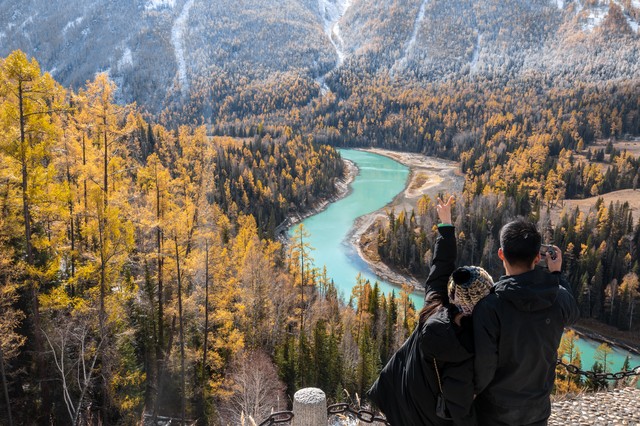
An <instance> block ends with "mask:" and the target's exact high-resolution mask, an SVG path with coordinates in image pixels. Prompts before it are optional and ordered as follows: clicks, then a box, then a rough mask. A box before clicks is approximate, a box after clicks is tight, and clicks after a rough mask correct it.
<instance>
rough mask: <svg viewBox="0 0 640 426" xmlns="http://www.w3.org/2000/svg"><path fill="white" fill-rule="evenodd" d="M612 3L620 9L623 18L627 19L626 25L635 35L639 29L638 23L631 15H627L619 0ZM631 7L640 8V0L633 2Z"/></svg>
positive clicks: (627, 12)
mask: <svg viewBox="0 0 640 426" xmlns="http://www.w3.org/2000/svg"><path fill="white" fill-rule="evenodd" d="M614 3H615V4H617V5H618V6H620V8H621V9H622V10H623V11H624V17H625V18H626V19H627V24H629V27H631V30H633V32H635V33H637V32H638V27H639V25H638V21H636V20H634V19H633V18H632V17H631V15H629V11H628V10H627V9H626V8H625V6H624V5H623V4H622V3H621V2H620V1H619V0H614ZM635 4H637V5H638V6H635ZM631 5H632V6H634V7H640V0H634V1H633V2H632V3H631Z"/></svg>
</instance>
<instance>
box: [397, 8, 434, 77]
mask: <svg viewBox="0 0 640 426" xmlns="http://www.w3.org/2000/svg"><path fill="white" fill-rule="evenodd" d="M428 4H429V0H422V4H421V5H420V10H419V11H418V15H417V16H416V19H415V21H413V32H412V33H411V38H409V41H408V42H407V44H406V45H405V47H404V51H403V52H402V57H401V58H400V59H398V60H397V61H396V62H395V64H393V67H392V68H391V75H392V76H393V75H395V72H396V71H398V70H402V69H404V67H405V66H406V65H407V58H408V56H409V53H410V52H411V50H413V46H414V45H415V44H416V38H417V37H418V32H419V31H420V27H421V25H422V21H424V15H425V14H426V12H427V5H428Z"/></svg>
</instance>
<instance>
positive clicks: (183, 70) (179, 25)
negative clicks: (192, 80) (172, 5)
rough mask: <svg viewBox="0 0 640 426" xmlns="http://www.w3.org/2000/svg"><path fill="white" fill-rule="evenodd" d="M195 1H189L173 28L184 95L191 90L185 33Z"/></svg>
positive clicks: (174, 46)
mask: <svg viewBox="0 0 640 426" xmlns="http://www.w3.org/2000/svg"><path fill="white" fill-rule="evenodd" d="M193 1H194V0H188V1H187V2H186V3H185V5H184V7H183V8H182V11H181V12H180V15H179V16H178V17H177V18H176V20H175V22H174V23H173V27H172V28H171V44H173V51H174V52H175V55H176V63H177V64H178V81H179V82H180V90H181V91H182V94H183V95H184V94H186V93H187V92H188V90H189V80H188V79H187V60H186V59H185V54H184V33H185V31H186V30H187V19H188V18H189V11H190V10H191V7H192V6H193Z"/></svg>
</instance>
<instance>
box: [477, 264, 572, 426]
mask: <svg viewBox="0 0 640 426" xmlns="http://www.w3.org/2000/svg"><path fill="white" fill-rule="evenodd" d="M578 316H579V311H578V307H577V305H576V302H575V300H574V298H573V296H572V294H571V291H570V289H569V285H568V283H567V282H566V280H564V279H563V278H562V277H561V274H560V273H549V272H547V271H544V270H542V269H539V268H535V269H533V270H532V271H530V272H526V273H524V274H520V275H515V276H506V277H502V278H501V280H500V281H498V282H497V283H496V284H495V286H494V287H493V289H492V291H491V294H489V295H488V296H487V297H485V298H484V299H482V300H481V301H480V302H479V303H478V304H477V305H476V307H475V309H474V311H473V326H474V327H473V328H474V339H475V350H476V357H475V386H476V393H477V394H478V396H477V399H476V410H477V412H478V419H479V424H481V425H483V426H484V425H527V424H539V422H543V423H542V424H544V422H545V421H546V419H547V418H548V417H549V415H550V412H551V405H550V401H549V395H550V393H551V390H552V388H553V382H554V378H555V366H556V357H557V350H558V345H559V344H560V339H561V337H562V333H563V331H564V328H565V327H566V326H568V325H571V324H573V323H574V322H575V321H577V319H578Z"/></svg>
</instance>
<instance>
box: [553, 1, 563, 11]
mask: <svg viewBox="0 0 640 426" xmlns="http://www.w3.org/2000/svg"><path fill="white" fill-rule="evenodd" d="M555 4H556V6H558V9H564V0H555Z"/></svg>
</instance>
